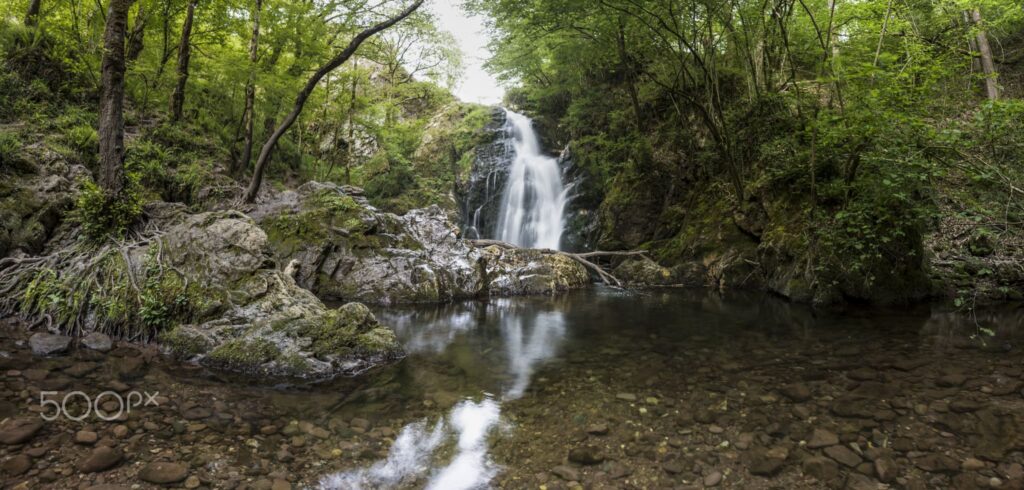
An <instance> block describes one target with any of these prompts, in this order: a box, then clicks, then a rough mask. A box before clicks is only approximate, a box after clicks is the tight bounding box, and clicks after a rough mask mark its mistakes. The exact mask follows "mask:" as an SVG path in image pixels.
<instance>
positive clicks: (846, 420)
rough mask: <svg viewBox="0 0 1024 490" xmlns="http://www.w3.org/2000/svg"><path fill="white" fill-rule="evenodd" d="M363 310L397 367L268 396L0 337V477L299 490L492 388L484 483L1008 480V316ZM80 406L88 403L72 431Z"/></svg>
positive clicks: (264, 391)
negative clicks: (370, 313) (984, 319)
mask: <svg viewBox="0 0 1024 490" xmlns="http://www.w3.org/2000/svg"><path fill="white" fill-rule="evenodd" d="M379 314H380V315H382V316H383V315H391V316H390V317H389V319H390V320H395V321H391V322H389V324H393V325H396V326H397V329H398V331H399V337H400V338H401V339H402V341H403V342H404V343H405V345H406V347H407V349H408V350H409V352H410V354H409V357H408V358H407V359H406V360H404V361H402V362H401V363H399V364H398V365H395V366H391V367H388V368H385V369H379V370H376V371H374V372H372V373H369V374H367V375H364V376H362V377H359V378H355V379H339V380H335V381H333V382H330V383H324V384H319V385H312V386H293V385H287V386H284V385H282V386H275V387H268V386H262V387H260V386H252V385H248V384H245V383H243V382H242V381H241V380H238V379H234V378H225V377H223V375H218V374H215V373H210V372H206V371H204V370H201V369H197V368H194V367H190V366H187V365H180V364H176V363H173V362H171V361H169V360H167V359H165V358H164V357H163V356H161V355H160V354H159V353H158V352H157V351H155V350H154V349H153V348H151V347H140V346H133V345H128V344H124V343H118V342H115V343H114V345H113V346H112V348H111V349H110V350H109V352H106V353H104V352H101V351H97V350H93V349H89V348H86V347H84V346H77V345H76V344H74V343H73V344H72V346H71V347H70V349H69V351H68V352H67V353H65V354H63V355H54V354H50V355H48V356H45V357H41V356H37V355H33V354H32V350H31V346H30V344H29V342H28V338H29V334H28V333H26V332H24V331H22V330H21V329H20V328H18V327H17V326H16V325H13V324H3V325H2V326H0V415H2V416H3V422H2V424H0V481H2V483H3V485H4V486H5V487H12V488H25V489H28V488H47V487H55V488H76V489H77V488H83V489H84V488H93V487H97V488H119V487H118V486H120V488H166V487H175V488H254V489H255V488H267V489H270V488H273V489H286V488H305V487H307V486H314V487H315V486H316V485H318V483H319V482H320V481H321V479H322V478H325V477H328V476H330V475H334V474H338V473H339V472H352V471H357V470H360V469H367V468H372V467H373V465H374V464H378V463H380V462H381V461H383V460H385V458H387V457H388V455H389V450H390V449H391V448H392V447H393V446H395V445H396V440H400V439H401V436H402V434H404V433H405V429H407V428H408V427H410V426H411V425H410V424H412V426H415V425H416V424H417V423H419V424H421V425H423V427H424V430H423V432H424V433H427V434H429V433H430V432H431V428H432V427H434V426H433V425H432V424H434V423H435V422H436V421H439V420H447V419H446V417H451V420H452V422H451V423H449V424H448V425H449V426H450V427H449V429H451V430H455V429H458V430H463V429H465V427H457V423H456V420H457V419H456V418H455V417H454V416H452V415H451V414H452V412H451V410H452V408H453V407H459V406H462V405H463V404H461V403H460V402H461V401H462V400H466V399H469V400H475V401H478V402H479V401H481V400H484V399H487V398H492V399H493V400H495V402H496V403H497V404H500V423H498V424H494V425H488V426H486V428H485V429H484V430H486V434H487V437H486V441H487V444H486V451H485V452H486V454H485V455H483V456H481V457H482V459H481V460H480V462H479V463H480V464H479V466H480V468H492V469H494V472H493V475H491V474H490V473H486V472H484V473H485V474H486V475H487V476H493V478H490V483H489V484H490V485H491V486H493V487H495V488H508V489H520V488H547V489H552V490H553V489H563V488H573V487H584V488H588V489H589V488H594V489H600V488H637V489H640V488H645V489H658V488H665V489H674V488H680V489H682V488H712V487H713V488H753V489H762V488H763V489H768V488H866V489H868V488H870V489H875V488H907V489H928V488H966V489H970V488H1011V489H1012V488H1024V393H1022V392H1021V391H1020V389H1021V387H1022V386H1024V349H1021V348H1020V347H1017V345H1018V344H1017V342H1019V340H1020V339H1019V338H1017V336H1016V335H1017V334H1016V333H1015V332H1016V329H1017V328H1019V327H1021V326H1024V325H1022V324H1021V323H1019V320H1020V317H1019V316H1017V317H1015V316H1013V315H1008V316H1005V317H1003V318H1005V322H1004V323H1003V324H1001V325H999V326H1000V327H1002V329H1000V330H997V333H998V335H997V337H995V338H978V337H975V338H971V335H973V334H974V332H970V331H967V332H965V331H962V330H958V329H957V328H956V326H955V325H953V324H951V323H949V322H948V321H945V320H938V321H937V320H936V319H935V318H936V317H935V316H934V315H929V314H928V313H927V312H925V313H923V314H922V313H921V312H892V311H889V312H883V311H878V312H870V313H869V314H868V313H863V312H851V313H848V314H845V315H841V316H840V315H817V316H816V315H811V314H810V312H808V311H805V310H802V309H800V308H797V307H794V306H791V305H787V304H785V303H780V302H778V301H776V300H773V299H770V298H766V297H761V296H752V297H748V296H740V297H738V298H737V297H734V298H721V297H718V296H715V295H712V294H708V293H704V292H681V291H665V292H654V293H650V294H646V295H622V294H619V293H610V292H607V291H605V292H602V291H597V292H594V291H588V292H580V293H579V294H570V295H566V296H560V297H558V298H554V299H551V298H546V299H515V300H500V301H492V302H490V303H487V304H484V303H470V304H465V305H452V306H450V307H444V308H432V309H425V308H418V309H410V310H398V309H395V310H388V311H387V312H381V313H379ZM943 318H945V317H943ZM403 319H404V321H403ZM1014 324H1015V325H1014ZM54 392H55V393H54ZM72 392H80V393H82V394H83V395H84V396H83V395H71V396H69V394H70V393H72ZM103 393H107V394H105V395H104V396H102V397H99V395H100V394H103ZM131 393H139V395H131ZM113 394H116V395H117V396H114V395H113ZM41 395H43V398H42V399H43V400H57V401H58V402H60V401H62V400H64V399H65V398H66V397H67V400H68V401H67V404H66V406H67V408H68V413H65V414H61V415H60V416H58V417H57V418H55V419H54V420H44V419H43V418H42V415H45V416H47V418H50V416H51V415H53V414H54V409H53V406H52V405H49V404H41V403H40V400H41V398H40V397H41ZM85 397H88V398H89V400H90V401H91V402H93V403H92V407H93V408H98V412H97V411H96V410H93V411H92V412H91V413H89V414H87V415H86V416H85V417H82V419H81V420H73V419H72V417H74V418H78V417H79V416H81V415H83V413H84V412H85V410H86V409H85V403H86V402H85ZM119 397H120V398H119ZM97 398H98V399H97ZM120 399H123V400H129V399H131V400H132V401H133V402H134V401H136V400H138V401H139V403H140V404H139V406H136V407H134V408H132V410H131V411H130V412H129V411H126V410H123V409H122V407H121V406H120V403H119V400H120ZM147 400H148V401H149V403H148V404H145V402H146V401H147ZM100 415H102V417H101V416H100ZM107 419H109V420H107ZM458 420H462V419H458ZM466 420H469V419H466ZM452 427H454V428H452ZM481 427H484V426H481ZM466 433H467V432H466V431H463V432H462V434H463V435H465V434H466ZM465 454H468V452H465V451H462V449H460V448H459V444H458V443H457V442H456V439H455V438H452V439H450V440H449V439H444V440H442V441H441V442H440V443H439V444H438V447H437V448H436V450H433V451H431V452H429V459H428V460H425V461H422V463H423V466H425V467H426V470H424V471H421V472H419V473H416V472H415V471H410V472H408V473H407V474H405V475H404V476H402V477H401V478H398V479H396V480H395V481H394V482H393V483H394V484H393V485H379V484H378V485H377V486H378V487H402V488H421V487H424V486H426V485H427V484H428V482H429V481H431V480H432V479H434V480H435V481H436V479H437V478H440V477H441V473H443V472H442V471H441V469H443V468H446V467H447V465H448V464H449V463H450V462H451V460H452V459H454V458H455V456H456V455H459V456H460V457H461V456H462V455H465ZM488 465H493V466H488ZM480 468H477V469H478V470H479V469H480ZM370 473H372V471H371V472H370ZM342 474H345V473H342ZM348 474H350V475H351V473H348ZM478 476H479V475H478ZM366 478H367V480H366V483H367V485H366V486H365V488H374V485H373V483H374V481H375V480H373V478H371V477H366ZM343 481H355V480H343ZM378 483H379V481H378ZM104 485H108V486H107V487H104ZM339 488H344V487H339ZM456 488H457V487H456Z"/></svg>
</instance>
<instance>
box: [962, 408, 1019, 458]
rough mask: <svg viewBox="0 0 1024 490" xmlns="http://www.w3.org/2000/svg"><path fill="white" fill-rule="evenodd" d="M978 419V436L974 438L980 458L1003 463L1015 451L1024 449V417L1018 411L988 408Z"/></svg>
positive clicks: (981, 412) (978, 415) (976, 414)
mask: <svg viewBox="0 0 1024 490" xmlns="http://www.w3.org/2000/svg"><path fill="white" fill-rule="evenodd" d="M974 416H975V417H977V425H976V430H977V436H976V437H972V442H974V444H975V451H976V454H977V455H978V456H981V457H983V458H985V459H989V460H993V461H1002V460H1003V459H1004V458H1005V457H1006V454H1007V453H1008V452H1010V451H1013V450H1019V449H1024V415H1022V414H1021V413H1019V411H1018V410H1007V409H1002V408H998V409H997V408H994V407H993V408H986V409H984V410H980V411H978V412H976V413H975V414H974Z"/></svg>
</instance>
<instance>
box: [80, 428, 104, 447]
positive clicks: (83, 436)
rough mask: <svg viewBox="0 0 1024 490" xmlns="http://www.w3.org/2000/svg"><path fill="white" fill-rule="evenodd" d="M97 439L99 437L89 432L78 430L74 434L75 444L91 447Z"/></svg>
mask: <svg viewBox="0 0 1024 490" xmlns="http://www.w3.org/2000/svg"><path fill="white" fill-rule="evenodd" d="M98 439H99V436H98V435H97V434H96V433H95V432H93V431H91V430H80V431H78V432H76V433H75V443H76V444H86V445H92V444H95V443H96V441H97V440H98Z"/></svg>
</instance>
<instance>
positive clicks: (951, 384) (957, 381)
mask: <svg viewBox="0 0 1024 490" xmlns="http://www.w3.org/2000/svg"><path fill="white" fill-rule="evenodd" d="M966 382H967V376H965V375H963V374H947V375H944V376H940V377H939V378H938V379H936V380H935V384H936V385H937V386H940V387H942V388H958V387H960V386H963V384H964V383H966Z"/></svg>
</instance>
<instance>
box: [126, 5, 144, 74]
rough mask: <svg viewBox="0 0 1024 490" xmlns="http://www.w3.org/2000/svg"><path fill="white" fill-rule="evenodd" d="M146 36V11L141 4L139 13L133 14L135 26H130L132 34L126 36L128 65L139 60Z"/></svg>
mask: <svg viewBox="0 0 1024 490" xmlns="http://www.w3.org/2000/svg"><path fill="white" fill-rule="evenodd" d="M145 35H146V11H145V7H144V6H143V5H142V4H139V11H138V12H136V13H135V25H133V26H132V33H131V34H129V35H128V63H132V62H134V61H135V60H137V59H139V55H140V54H142V47H143V45H144V39H143V38H144V36H145Z"/></svg>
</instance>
